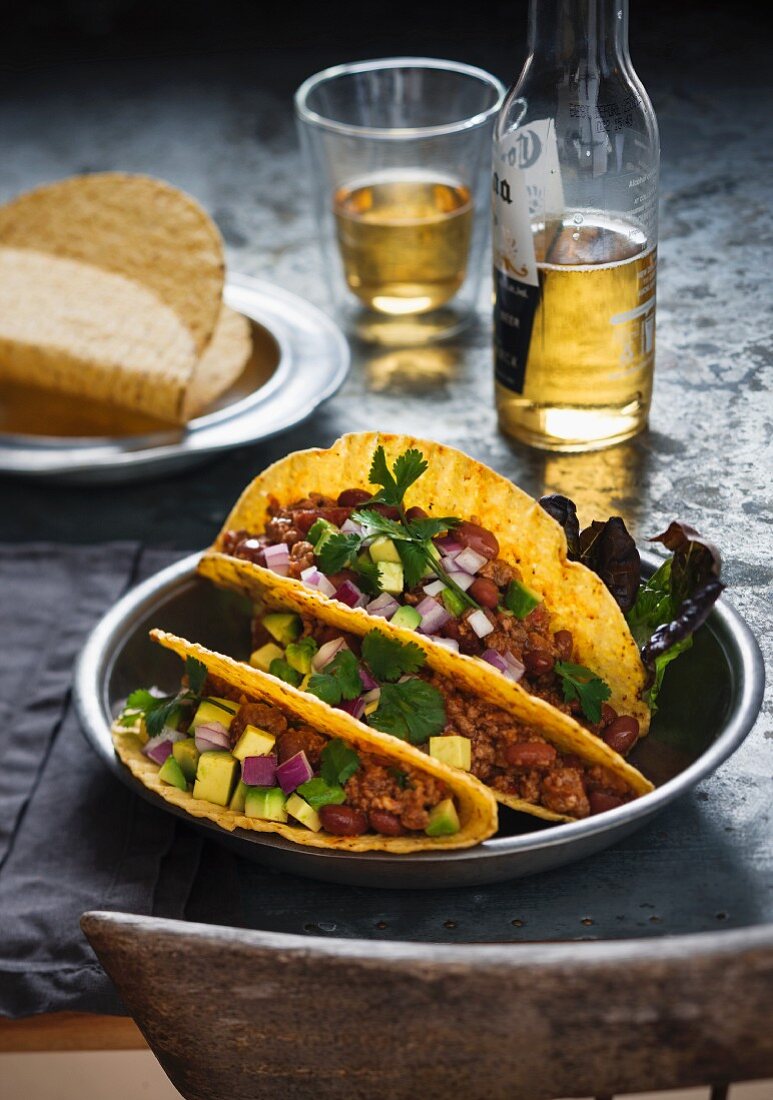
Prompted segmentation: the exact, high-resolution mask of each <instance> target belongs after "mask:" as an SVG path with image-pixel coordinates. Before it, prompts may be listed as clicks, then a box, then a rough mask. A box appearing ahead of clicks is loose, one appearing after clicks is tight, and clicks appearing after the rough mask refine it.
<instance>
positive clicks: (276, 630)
mask: <svg viewBox="0 0 773 1100" xmlns="http://www.w3.org/2000/svg"><path fill="white" fill-rule="evenodd" d="M263 625H264V626H265V628H266V630H267V631H268V632H269V634H270V635H271V637H272V638H273V639H274V641H277V642H279V644H280V645H289V643H290V642H297V640H298V639H299V638H300V636H301V630H302V629H303V626H302V624H301V617H300V615H296V614H295V613H294V612H292V611H272V612H270V613H269V614H268V615H264V616H263Z"/></svg>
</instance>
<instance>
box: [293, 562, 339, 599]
mask: <svg viewBox="0 0 773 1100" xmlns="http://www.w3.org/2000/svg"><path fill="white" fill-rule="evenodd" d="M301 580H302V581H303V583H304V584H307V585H308V586H309V588H316V589H317V591H318V592H321V593H322V595H323V596H334V595H335V590H336V589H335V585H334V584H331V582H330V581H329V580H328V579H327V577H326V576H325V574H324V573H320V571H319V569H317V567H316V565H310V566H309V567H308V569H304V570H303V571H302V573H301Z"/></svg>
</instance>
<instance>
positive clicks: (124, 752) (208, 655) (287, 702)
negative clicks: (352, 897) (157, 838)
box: [112, 630, 497, 854]
mask: <svg viewBox="0 0 773 1100" xmlns="http://www.w3.org/2000/svg"><path fill="white" fill-rule="evenodd" d="M151 637H152V638H153V639H154V641H156V642H159V643H160V644H161V645H162V646H165V647H166V648H167V649H171V650H172V651H173V652H174V653H176V654H177V655H178V656H179V657H181V658H182V659H183V660H184V659H185V658H186V657H188V656H190V657H195V658H196V659H197V660H198V661H201V662H203V664H205V665H206V666H207V668H208V670H209V671H210V672H211V673H212V674H213V675H215V676H218V677H220V678H221V679H223V680H226V681H228V683H229V684H231V685H232V687H235V688H238V689H239V690H241V691H243V692H244V694H245V695H248V696H250V697H252V698H254V699H257V700H259V701H260V702H265V703H269V704H273V705H274V706H277V707H280V708H281V709H282V710H284V711H285V712H289V713H291V714H292V715H294V716H295V717H296V718H298V719H300V720H301V721H303V722H305V723H307V724H308V725H309V726H311V727H312V728H313V729H315V730H316V731H317V732H319V733H321V734H323V735H325V736H328V737H331V738H333V737H339V738H341V740H343V741H347V742H348V743H349V744H351V745H353V746H354V747H355V748H361V749H363V750H365V751H367V752H372V753H377V754H379V755H381V756H386V757H393V758H394V760H395V762H396V763H400V764H403V765H410V766H411V767H413V768H416V769H417V770H420V771H423V772H425V773H428V774H430V775H432V776H434V777H435V778H437V779H440V780H442V781H443V782H444V783H445V784H446V785H447V786H448V787H449V789H450V790H451V792H452V794H453V797H454V802H455V804H456V808H457V812H458V814H459V822H460V825H461V828H460V830H459V832H458V833H455V834H454V835H453V836H443V837H428V836H398V837H387V836H381V835H380V834H376V833H372V834H368V833H366V834H363V835H362V836H352V837H341V836H332V835H330V834H324V835H323V834H320V833H314V832H312V831H311V830H310V829H307V828H305V827H303V826H301V825H297V826H296V825H291V824H289V823H287V824H283V823H281V822H273V821H263V820H261V819H258V818H254V817H247V816H246V815H245V814H241V813H239V812H237V811H235V810H230V809H225V808H221V807H219V806H215V805H213V804H212V803H211V802H205V801H203V800H201V799H196V798H194V797H193V796H192V794H190V793H188V792H186V791H181V790H178V788H176V787H170V786H168V785H167V784H165V783H163V782H162V781H161V780H159V778H158V769H157V767H156V766H155V765H154V764H153V763H152V761H150V760H148V758H147V757H146V756H144V755H143V753H142V751H141V747H140V745H139V743H138V741H137V738H136V736H135V735H133V734H132V733H131V731H129V730H127V729H126V728H123V727H121V726H119V725H118V724H117V723H116V724H114V726H113V730H112V734H113V743H114V745H115V749H116V752H117V753H118V756H119V757H120V758H121V760H122V761H123V762H124V764H126V766H127V767H128V768H129V770H130V771H131V773H132V775H134V776H135V777H136V778H137V779H139V780H140V782H141V783H143V785H144V786H145V787H147V788H148V789H149V790H152V791H154V792H155V793H156V794H158V795H160V796H161V798H163V799H164V800H165V801H166V802H170V803H172V804H173V805H175V806H178V807H180V808H181V809H183V810H185V811H186V812H187V813H189V814H191V816H192V817H203V818H207V819H208V820H210V821H214V822H215V823H216V824H217V825H220V826H221V828H223V829H227V830H228V831H229V832H230V831H233V830H234V829H237V828H238V829H252V830H254V831H256V832H264V833H278V834H279V835H280V836H283V837H285V839H287V840H292V841H295V842H296V843H297V844H304V845H307V846H311V847H315V848H336V849H339V850H343V851H349V852H368V851H371V852H372V851H382V852H390V853H395V854H399V853H404V852H421V851H429V850H432V851H437V850H445V849H451V848H469V847H472V846H473V845H474V844H479V843H480V842H481V841H483V840H486V838H487V837H490V836H492V835H493V833H495V832H496V828H497V806H496V802H495V800H494V798H493V796H492V794H491V792H490V791H489V790H488V789H487V788H486V787H484V786H482V784H480V783H478V781H477V780H476V779H474V778H473V777H472V776H469V775H466V774H464V773H461V772H458V771H455V770H454V769H452V768H449V767H448V766H447V765H445V764H443V763H441V762H440V761H439V760H433V759H432V758H431V757H428V756H425V755H424V753H422V752H419V750H418V749H415V748H413V746H412V745H408V744H406V743H405V742H404V741H400V740H398V739H397V738H395V737H390V736H389V735H386V734H375V733H373V732H372V731H371V730H369V729H368V728H367V727H365V726H362V725H361V724H360V723H359V722H356V721H355V720H354V719H353V718H351V717H350V716H349V715H348V714H345V713H344V712H343V711H338V710H333V709H332V708H328V707H326V706H325V704H324V703H321V702H320V701H319V700H318V699H315V698H314V696H311V695H307V694H304V693H303V692H300V691H297V690H296V689H295V688H293V687H291V686H290V685H289V684H286V683H284V682H282V681H281V680H277V679H275V678H274V677H272V676H266V675H264V674H263V673H262V672H259V671H258V670H257V669H254V668H250V667H249V666H248V665H243V664H239V662H237V661H233V660H232V659H231V658H230V657H226V656H224V655H223V654H220V653H213V652H212V651H210V650H208V649H205V648H204V647H203V646H200V645H196V644H193V643H191V642H186V641H185V640H184V639H183V638H178V637H176V636H175V635H174V634H167V633H165V632H164V631H161V630H154V631H152V632H151Z"/></svg>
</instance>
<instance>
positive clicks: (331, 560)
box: [316, 532, 362, 573]
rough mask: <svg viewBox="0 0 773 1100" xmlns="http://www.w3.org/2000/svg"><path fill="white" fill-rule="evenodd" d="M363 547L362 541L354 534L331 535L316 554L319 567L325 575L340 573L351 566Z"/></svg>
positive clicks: (340, 533)
mask: <svg viewBox="0 0 773 1100" xmlns="http://www.w3.org/2000/svg"><path fill="white" fill-rule="evenodd" d="M361 545H362V539H361V538H360V536H359V535H357V534H355V533H354V532H352V533H351V534H344V533H343V532H339V533H338V534H337V535H331V536H330V538H328V539H325V541H324V543H323V544H322V546H321V547H320V548H319V551H318V552H317V554H316V557H317V565H318V566H319V568H320V569H321V570H322V572H323V573H338V572H339V571H340V570H341V569H345V568H346V567H347V566H348V565H350V564H351V562H352V561H353V560H354V557H355V556H356V554H357V552H358V550H359V549H360V546H361Z"/></svg>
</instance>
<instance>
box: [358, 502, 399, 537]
mask: <svg viewBox="0 0 773 1100" xmlns="http://www.w3.org/2000/svg"><path fill="white" fill-rule="evenodd" d="M352 519H353V520H354V522H355V523H359V525H360V527H362V529H363V534H364V536H365V538H373V536H374V535H386V537H387V538H389V539H404V538H407V537H408V533H407V531H406V529H405V528H404V527H403V525H402V524H401V523H398V521H397V520H396V519H390V518H389V517H388V516H382V515H381V513H380V512H374V511H373V509H372V508H360V509H358V510H357V511H356V512H352Z"/></svg>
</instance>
